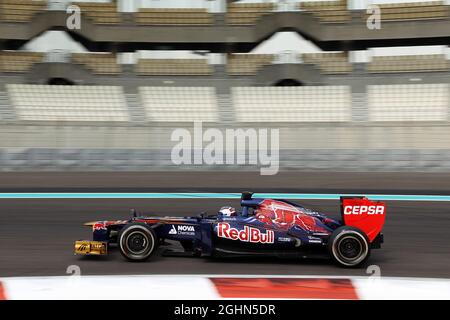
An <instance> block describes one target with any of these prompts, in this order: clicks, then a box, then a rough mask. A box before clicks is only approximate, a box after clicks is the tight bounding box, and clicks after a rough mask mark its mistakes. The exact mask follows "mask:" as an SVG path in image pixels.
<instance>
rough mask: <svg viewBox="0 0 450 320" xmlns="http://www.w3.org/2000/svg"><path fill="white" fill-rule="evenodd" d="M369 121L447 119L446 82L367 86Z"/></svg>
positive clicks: (447, 96) (447, 87) (447, 95)
mask: <svg viewBox="0 0 450 320" xmlns="http://www.w3.org/2000/svg"><path fill="white" fill-rule="evenodd" d="M367 99H368V106H369V119H370V121H446V120H447V109H448V107H449V85H448V84H401V85H370V86H368V87H367Z"/></svg>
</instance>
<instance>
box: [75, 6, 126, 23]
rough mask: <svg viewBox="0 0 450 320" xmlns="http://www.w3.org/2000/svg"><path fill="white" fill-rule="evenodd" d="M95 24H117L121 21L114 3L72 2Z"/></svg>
mask: <svg viewBox="0 0 450 320" xmlns="http://www.w3.org/2000/svg"><path fill="white" fill-rule="evenodd" d="M73 4H74V5H77V6H78V7H80V9H81V14H82V15H85V16H86V17H88V18H89V19H91V20H92V22H94V23H96V24H118V23H120V22H121V21H122V19H121V18H120V13H119V12H118V10H117V3H115V2H73Z"/></svg>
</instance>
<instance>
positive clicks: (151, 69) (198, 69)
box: [135, 59, 213, 75]
mask: <svg viewBox="0 0 450 320" xmlns="http://www.w3.org/2000/svg"><path fill="white" fill-rule="evenodd" d="M135 71H136V73H137V74H140V75H210V74H212V73H213V69H212V68H211V66H210V65H209V64H208V60H207V59H139V60H138V63H137V64H136V68H135Z"/></svg>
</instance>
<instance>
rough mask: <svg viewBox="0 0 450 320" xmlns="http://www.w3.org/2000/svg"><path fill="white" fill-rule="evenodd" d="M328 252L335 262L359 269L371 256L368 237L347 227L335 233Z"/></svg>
mask: <svg viewBox="0 0 450 320" xmlns="http://www.w3.org/2000/svg"><path fill="white" fill-rule="evenodd" d="M328 250H329V253H330V255H331V257H332V258H333V260H334V261H335V262H336V263H338V264H339V265H341V266H344V267H357V266H359V265H361V264H362V263H364V262H365V261H366V260H367V259H368V258H369V256H370V245H369V240H368V238H367V236H366V235H365V234H364V233H363V232H362V231H360V230H359V229H357V228H353V227H347V226H343V227H339V228H337V229H336V230H335V231H334V232H333V234H332V235H331V237H330V240H329V242H328Z"/></svg>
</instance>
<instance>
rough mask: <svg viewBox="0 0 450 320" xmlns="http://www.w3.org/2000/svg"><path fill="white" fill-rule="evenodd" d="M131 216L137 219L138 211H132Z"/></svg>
mask: <svg viewBox="0 0 450 320" xmlns="http://www.w3.org/2000/svg"><path fill="white" fill-rule="evenodd" d="M131 215H132V216H133V218H136V217H137V212H136V209H131Z"/></svg>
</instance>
